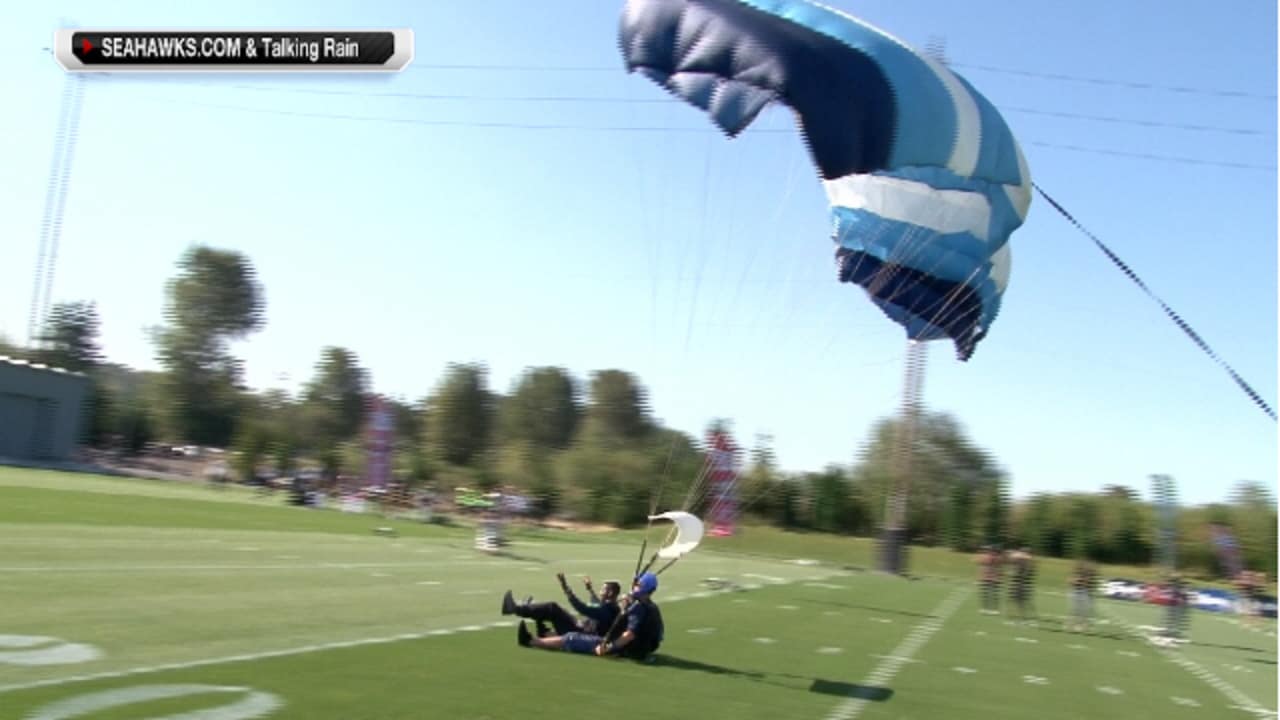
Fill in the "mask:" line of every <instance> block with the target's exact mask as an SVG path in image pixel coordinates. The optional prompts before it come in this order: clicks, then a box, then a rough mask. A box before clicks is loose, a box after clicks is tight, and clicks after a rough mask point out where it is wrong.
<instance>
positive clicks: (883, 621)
mask: <svg viewBox="0 0 1280 720" xmlns="http://www.w3.org/2000/svg"><path fill="white" fill-rule="evenodd" d="M870 620H871V622H878V623H884V624H885V625H888V624H889V623H891V622H893V621H892V620H890V619H889V618H870Z"/></svg>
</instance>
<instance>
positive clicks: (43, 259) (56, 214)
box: [27, 22, 84, 350]
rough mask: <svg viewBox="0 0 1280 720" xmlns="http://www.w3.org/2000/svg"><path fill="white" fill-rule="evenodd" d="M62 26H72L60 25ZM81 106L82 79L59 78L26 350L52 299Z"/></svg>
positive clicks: (38, 331) (64, 23) (70, 76)
mask: <svg viewBox="0 0 1280 720" xmlns="http://www.w3.org/2000/svg"><path fill="white" fill-rule="evenodd" d="M62 25H63V27H74V24H71V23H66V22H63V23H62ZM83 103H84V79H83V78H82V77H81V76H79V75H74V74H68V75H66V77H65V78H64V79H63V86H62V104H61V107H60V109H59V112H58V123H57V126H56V128H55V130H54V136H53V157H52V159H51V160H50V162H49V183H48V185H47V186H46V187H45V196H44V216H43V218H42V219H41V221H40V244H39V246H38V248H37V250H36V267H35V273H34V274H33V278H32V288H31V309H30V312H29V314H28V316H27V348H28V349H29V350H33V349H35V347H36V342H37V337H38V336H39V334H40V332H41V330H42V328H43V325H44V323H45V321H46V320H47V319H48V315H49V310H50V306H51V304H52V300H53V277H54V271H55V270H56V269H57V265H58V242H59V241H60V240H61V239H62V219H63V215H64V213H65V210H66V206H67V190H68V188H69V186H70V184H71V161H72V159H73V157H74V156H75V148H76V137H77V136H78V135H79V133H80V109H81V106H82V105H83Z"/></svg>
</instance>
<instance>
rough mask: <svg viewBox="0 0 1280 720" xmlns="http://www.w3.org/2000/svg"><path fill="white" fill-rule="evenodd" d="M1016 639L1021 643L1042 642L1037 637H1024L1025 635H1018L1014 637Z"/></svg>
mask: <svg viewBox="0 0 1280 720" xmlns="http://www.w3.org/2000/svg"><path fill="white" fill-rule="evenodd" d="M1014 640H1017V641H1018V642H1020V643H1032V644H1035V643H1038V642H1040V641H1039V640H1036V639H1035V638H1024V637H1016V638H1014Z"/></svg>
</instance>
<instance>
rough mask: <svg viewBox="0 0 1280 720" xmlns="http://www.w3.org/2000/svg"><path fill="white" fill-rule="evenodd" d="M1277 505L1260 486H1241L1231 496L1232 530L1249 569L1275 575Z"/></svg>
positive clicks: (1269, 492) (1264, 487)
mask: <svg viewBox="0 0 1280 720" xmlns="http://www.w3.org/2000/svg"><path fill="white" fill-rule="evenodd" d="M1276 519H1277V518H1276V501H1275V496H1274V495H1272V493H1271V491H1270V489H1268V488H1267V487H1266V486H1264V485H1262V484H1261V483H1257V482H1239V483H1237V484H1236V486H1235V488H1234V489H1233V491H1232V493H1231V527H1232V529H1233V530H1234V531H1235V535H1236V541H1237V542H1238V543H1239V544H1240V550H1241V555H1242V557H1241V559H1242V560H1243V562H1244V564H1245V566H1246V567H1248V568H1250V569H1252V570H1262V571H1264V572H1266V573H1267V574H1268V575H1269V576H1271V577H1275V575H1276V539H1277V538H1276Z"/></svg>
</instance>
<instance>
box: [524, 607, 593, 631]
mask: <svg viewBox="0 0 1280 720" xmlns="http://www.w3.org/2000/svg"><path fill="white" fill-rule="evenodd" d="M516 615H519V616H520V617H525V618H529V619H530V620H534V621H537V622H539V623H543V622H549V623H551V625H552V627H554V628H555V629H556V634H557V635H564V634H565V633H571V632H582V628H581V627H580V626H579V625H578V621H577V620H576V619H574V617H573V616H572V615H570V614H569V613H568V611H566V610H565V609H564V608H562V607H560V604H559V603H554V602H543V603H529V604H528V605H521V606H520V607H518V608H516Z"/></svg>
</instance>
